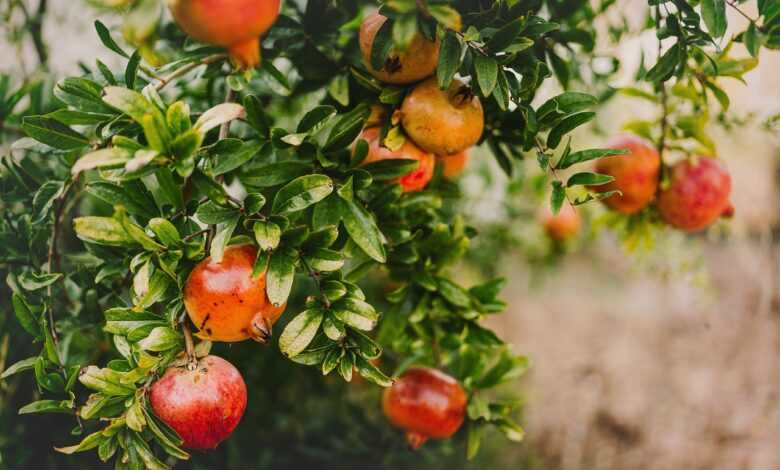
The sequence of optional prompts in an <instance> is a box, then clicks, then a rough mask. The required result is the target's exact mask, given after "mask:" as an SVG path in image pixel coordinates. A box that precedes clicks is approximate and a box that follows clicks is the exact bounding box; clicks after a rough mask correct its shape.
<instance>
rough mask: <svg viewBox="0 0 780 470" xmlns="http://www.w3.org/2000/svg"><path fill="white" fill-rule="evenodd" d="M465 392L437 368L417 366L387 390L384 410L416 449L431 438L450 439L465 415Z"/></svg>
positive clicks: (383, 402)
mask: <svg viewBox="0 0 780 470" xmlns="http://www.w3.org/2000/svg"><path fill="white" fill-rule="evenodd" d="M466 402H467V399H466V393H465V392H464V391H463V388H462V387H461V386H460V384H459V383H458V381H457V380H455V379H454V378H452V377H450V376H449V375H447V374H445V373H444V372H441V371H439V370H436V369H430V368H427V367H414V368H411V369H408V370H407V371H406V372H404V373H403V374H402V375H401V376H400V377H399V378H398V379H396V381H395V382H394V383H393V385H392V386H391V387H390V388H387V389H385V392H384V395H383V397H382V408H383V410H384V412H385V416H387V418H388V419H389V420H390V422H391V423H393V425H395V426H397V427H399V428H402V429H404V430H406V439H407V441H408V442H409V445H410V446H411V447H412V449H417V448H419V447H420V446H421V445H423V444H424V443H425V441H427V440H428V439H429V438H435V439H447V438H449V437H451V436H452V435H453V434H455V433H456V432H457V431H458V429H459V428H460V426H461V424H463V419H464V418H465V416H466Z"/></svg>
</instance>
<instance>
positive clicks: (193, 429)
mask: <svg viewBox="0 0 780 470" xmlns="http://www.w3.org/2000/svg"><path fill="white" fill-rule="evenodd" d="M193 365H196V367H194V368H193V367H184V366H182V367H171V368H169V369H168V370H166V371H165V374H163V376H162V377H161V378H160V380H158V381H157V382H155V383H154V384H153V385H152V387H151V390H150V392H149V402H150V403H151V405H152V410H154V414H155V415H157V417H158V418H160V419H161V420H163V422H165V424H167V425H168V426H170V427H172V428H173V429H174V430H175V431H176V432H177V433H178V434H179V436H180V437H181V438H182V439H183V440H184V443H183V444H182V446H183V447H185V448H187V449H196V450H197V449H214V448H216V447H217V445H218V444H219V443H220V442H222V441H224V440H225V439H226V438H227V437H228V436H229V435H230V434H231V433H232V432H233V430H234V429H236V426H238V422H239V421H241V417H242V416H243V415H244V410H245V409H246V384H245V383H244V379H243V378H242V377H241V373H240V372H238V369H236V368H235V367H233V364H231V363H229V362H228V361H226V360H224V359H222V358H221V357H217V356H206V357H204V358H202V359H201V360H199V361H198V362H197V364H193Z"/></svg>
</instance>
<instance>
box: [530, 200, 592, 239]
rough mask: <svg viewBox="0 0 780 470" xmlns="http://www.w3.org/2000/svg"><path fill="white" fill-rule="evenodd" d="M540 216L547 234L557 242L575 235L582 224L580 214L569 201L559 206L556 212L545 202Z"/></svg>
mask: <svg viewBox="0 0 780 470" xmlns="http://www.w3.org/2000/svg"><path fill="white" fill-rule="evenodd" d="M540 218H541V222H542V225H543V226H544V231H545V233H547V236H549V237H550V238H551V239H552V240H554V241H556V242H559V243H563V242H565V241H568V240H570V239H572V238H574V237H576V236H577V234H578V233H579V232H580V226H581V225H582V219H581V218H580V214H579V213H578V212H577V211H576V210H575V209H574V208H573V207H572V206H571V205H570V204H569V203H565V204H564V205H563V206H561V210H560V211H558V213H557V214H553V213H552V210H551V209H550V207H549V206H548V205H546V204H545V206H544V209H542V212H541V217H540Z"/></svg>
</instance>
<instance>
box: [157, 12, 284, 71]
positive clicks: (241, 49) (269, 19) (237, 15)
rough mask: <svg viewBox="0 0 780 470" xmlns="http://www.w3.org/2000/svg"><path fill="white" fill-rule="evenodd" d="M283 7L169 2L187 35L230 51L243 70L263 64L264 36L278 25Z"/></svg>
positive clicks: (175, 17)
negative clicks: (276, 23)
mask: <svg viewBox="0 0 780 470" xmlns="http://www.w3.org/2000/svg"><path fill="white" fill-rule="evenodd" d="M280 5H281V0H168V6H169V7H170V9H171V13H172V14H173V17H174V19H175V20H176V23H178V24H179V26H181V29H183V30H184V32H185V33H187V34H188V35H189V36H191V37H192V38H194V39H197V40H198V41H202V42H205V43H208V44H213V45H216V46H222V47H226V48H228V50H229V51H230V57H231V58H232V59H233V60H234V61H235V62H236V64H237V65H238V66H239V67H241V68H242V69H251V68H254V67H255V66H257V64H259V63H260V35H261V34H263V33H265V32H266V31H268V29H269V28H271V25H273V24H274V22H275V21H276V18H277V17H278V16H279V8H280Z"/></svg>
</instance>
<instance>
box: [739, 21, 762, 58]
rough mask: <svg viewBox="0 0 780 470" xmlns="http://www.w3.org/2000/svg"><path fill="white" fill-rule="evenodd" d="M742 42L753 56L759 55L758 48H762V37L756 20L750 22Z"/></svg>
mask: <svg viewBox="0 0 780 470" xmlns="http://www.w3.org/2000/svg"><path fill="white" fill-rule="evenodd" d="M742 42H744V43H745V47H746V48H747V50H748V52H749V53H750V55H751V56H753V57H758V50H759V49H760V48H761V37H760V36H759V32H758V29H757V28H756V24H755V23H754V22H752V21H751V22H750V26H748V28H747V30H745V34H744V35H743V36H742Z"/></svg>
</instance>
